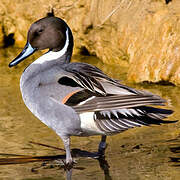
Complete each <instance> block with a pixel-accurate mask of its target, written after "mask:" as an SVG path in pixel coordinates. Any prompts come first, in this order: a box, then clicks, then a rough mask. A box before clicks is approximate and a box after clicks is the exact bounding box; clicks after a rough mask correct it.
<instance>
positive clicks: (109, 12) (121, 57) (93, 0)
mask: <svg viewBox="0 0 180 180" xmlns="http://www.w3.org/2000/svg"><path fill="white" fill-rule="evenodd" d="M51 8H53V9H54V11H55V15H56V16H59V17H61V18H63V19H65V20H66V21H67V23H68V24H69V26H70V27H71V29H72V30H73V33H74V37H75V53H77V52H78V51H79V50H80V49H82V48H83V47H85V48H86V49H87V50H88V51H89V52H90V54H94V55H96V56H98V57H99V58H100V59H102V61H103V62H105V63H109V64H113V63H117V64H120V65H122V66H123V67H128V69H129V70H128V74H127V76H128V80H129V81H132V82H143V81H150V82H160V81H167V82H170V83H173V84H176V85H180V19H179V18H180V1H179V0H172V2H170V3H169V4H168V5H167V4H165V1H164V0H136V1H135V0H129V1H126V0H106V1H105V0H38V1H36V0H31V1H30V0H24V1H22V0H14V1H13V3H12V1H10V0H1V2H0V24H1V27H0V34H1V35H0V44H1V45H2V44H3V36H2V34H3V33H4V34H6V35H8V34H10V33H14V37H15V46H16V47H23V46H24V44H25V41H26V34H27V29H28V28H29V26H30V24H31V23H32V22H33V21H35V20H37V19H39V18H41V17H43V16H45V15H46V14H47V12H49V11H50V9H51ZM2 28H4V32H2ZM1 32H2V33H1Z"/></svg>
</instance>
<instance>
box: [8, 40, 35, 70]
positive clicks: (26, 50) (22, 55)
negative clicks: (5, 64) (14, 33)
mask: <svg viewBox="0 0 180 180" xmlns="http://www.w3.org/2000/svg"><path fill="white" fill-rule="evenodd" d="M36 50H37V48H33V47H32V46H31V44H30V43H29V42H27V43H26V45H25V47H24V49H23V50H22V52H21V53H20V54H19V55H18V56H17V57H16V58H15V59H14V60H13V61H12V62H10V63H9V67H12V66H16V65H17V64H19V63H20V62H21V61H23V60H24V59H26V58H27V57H29V56H30V55H31V54H33V53H34V52H35V51H36Z"/></svg>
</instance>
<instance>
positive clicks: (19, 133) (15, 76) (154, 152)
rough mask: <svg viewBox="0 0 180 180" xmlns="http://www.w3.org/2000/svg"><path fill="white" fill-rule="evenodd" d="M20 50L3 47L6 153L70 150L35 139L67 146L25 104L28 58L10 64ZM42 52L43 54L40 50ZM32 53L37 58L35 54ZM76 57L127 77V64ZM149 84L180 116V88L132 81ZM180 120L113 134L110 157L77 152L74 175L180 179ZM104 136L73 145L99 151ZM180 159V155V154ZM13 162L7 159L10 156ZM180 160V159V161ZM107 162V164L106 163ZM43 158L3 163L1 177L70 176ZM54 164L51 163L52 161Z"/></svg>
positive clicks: (0, 118)
mask: <svg viewBox="0 0 180 180" xmlns="http://www.w3.org/2000/svg"><path fill="white" fill-rule="evenodd" d="M17 52H19V50H18V49H6V50H3V51H2V50H1V52H0V99H1V103H0V158H10V157H11V158H12V157H13V158H17V157H19V156H15V155H26V156H55V155H62V154H64V152H62V151H60V150H57V149H54V148H49V147H44V146H39V145H36V144H32V143H30V141H34V142H38V143H43V144H47V145H51V146H55V147H58V148H63V144H62V142H61V140H60V138H59V137H58V136H57V135H56V134H55V133H54V132H53V131H52V130H51V129H49V128H48V127H46V126H45V125H44V124H42V123H41V122H40V121H39V120H38V119H36V118H35V117H34V116H33V115H32V114H31V112H30V111H29V110H28V109H27V108H26V107H25V105H24V103H23V101H22V99H21V94H20V90H19V78H20V75H21V73H22V71H23V68H24V67H25V66H26V65H28V64H29V62H30V61H31V59H30V60H26V62H25V63H22V64H20V65H19V66H18V68H17V67H15V68H12V69H9V68H8V63H9V62H10V61H11V60H12V59H13V58H14V57H15V56H16V55H17ZM37 56H38V55H37ZM32 58H35V56H34V57H32ZM73 59H74V61H76V60H77V59H78V61H81V60H82V61H84V62H89V63H91V64H94V65H96V66H98V67H99V68H100V69H102V70H103V71H104V72H105V73H107V74H109V75H110V76H112V77H114V78H116V79H122V80H123V82H125V80H126V79H125V69H124V68H122V67H119V66H117V65H114V66H108V65H105V64H102V62H100V61H99V60H98V59H96V58H94V57H88V58H82V57H74V58H73ZM129 85H131V86H133V87H135V88H138V89H145V90H148V91H151V92H152V93H156V94H158V95H160V96H162V97H163V98H165V99H167V108H171V109H173V110H174V111H175V113H174V114H173V115H172V116H171V117H170V118H169V119H172V120H176V119H180V111H179V110H180V88H178V87H175V86H171V85H152V84H143V85H142V84H141V85H134V84H129ZM179 128H180V122H178V123H175V124H166V125H161V126H153V127H141V128H135V129H131V130H128V131H126V132H124V133H122V134H118V135H116V136H111V137H108V139H107V142H108V147H107V150H106V157H105V159H106V161H104V162H102V164H101V166H104V170H103V169H102V167H100V164H99V162H98V160H96V159H92V158H87V157H77V158H75V159H76V161H77V164H76V165H75V168H74V169H73V171H72V179H75V180H76V179H78V180H79V179H98V180H99V179H115V180H116V179H118V180H139V179H140V180H149V179H151V180H152V179H153V180H156V179H157V180H178V179H180V130H179ZM99 140H100V137H98V136H97V137H87V138H85V137H83V138H79V137H72V146H71V147H72V148H78V149H80V150H85V151H88V152H95V151H96V150H97V147H98V143H99ZM178 158H179V159H178ZM4 160H5V162H7V159H4ZM178 161H179V162H178ZM106 163H107V164H106ZM41 164H42V162H33V163H25V164H12V165H1V166H0V180H1V179H2V180H4V179H5V180H6V179H7V180H11V179H12V180H16V179H17V180H30V179H36V180H55V179H58V180H59V179H65V178H66V173H65V171H64V170H63V169H60V168H59V167H54V168H52V166H44V167H41V168H38V167H40V166H41ZM50 164H51V163H50Z"/></svg>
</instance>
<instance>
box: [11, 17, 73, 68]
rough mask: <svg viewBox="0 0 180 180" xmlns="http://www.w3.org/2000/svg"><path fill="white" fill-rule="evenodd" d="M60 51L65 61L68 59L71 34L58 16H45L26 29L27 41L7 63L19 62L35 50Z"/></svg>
mask: <svg viewBox="0 0 180 180" xmlns="http://www.w3.org/2000/svg"><path fill="white" fill-rule="evenodd" d="M44 49H49V51H53V52H58V51H62V50H63V53H64V54H65V55H66V56H65V61H68V62H69V61H70V58H71V55H72V50H73V36H72V32H71V30H70V28H69V27H68V25H67V24H66V23H65V22H64V21H63V20H62V19H60V18H58V17H45V18H42V19H40V20H38V21H36V22H35V23H33V24H32V25H31V27H30V29H29V31H28V35H27V43H26V45H25V47H24V49H23V50H22V52H21V53H20V54H19V55H18V56H17V57H16V58H15V59H14V60H13V61H12V62H11V63H10V64H9V67H12V66H15V65H17V64H19V63H20V62H21V61H23V60H24V59H26V58H27V57H29V56H30V55H32V54H33V53H34V52H35V51H37V50H44Z"/></svg>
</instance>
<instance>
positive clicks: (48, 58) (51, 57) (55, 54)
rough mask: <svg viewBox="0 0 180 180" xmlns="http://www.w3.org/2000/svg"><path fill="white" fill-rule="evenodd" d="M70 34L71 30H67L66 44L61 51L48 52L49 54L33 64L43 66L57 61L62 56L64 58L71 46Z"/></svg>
mask: <svg viewBox="0 0 180 180" xmlns="http://www.w3.org/2000/svg"><path fill="white" fill-rule="evenodd" d="M68 33H69V30H68V28H67V30H66V42H65V45H64V47H63V48H62V49H61V50H60V51H57V52H54V51H48V52H47V53H45V54H43V55H42V56H41V57H39V58H38V59H36V60H35V61H34V62H33V64H42V63H44V62H46V61H51V60H55V59H58V58H60V57H61V56H63V55H64V54H65V53H66V51H67V48H68V45H69V34H68Z"/></svg>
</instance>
